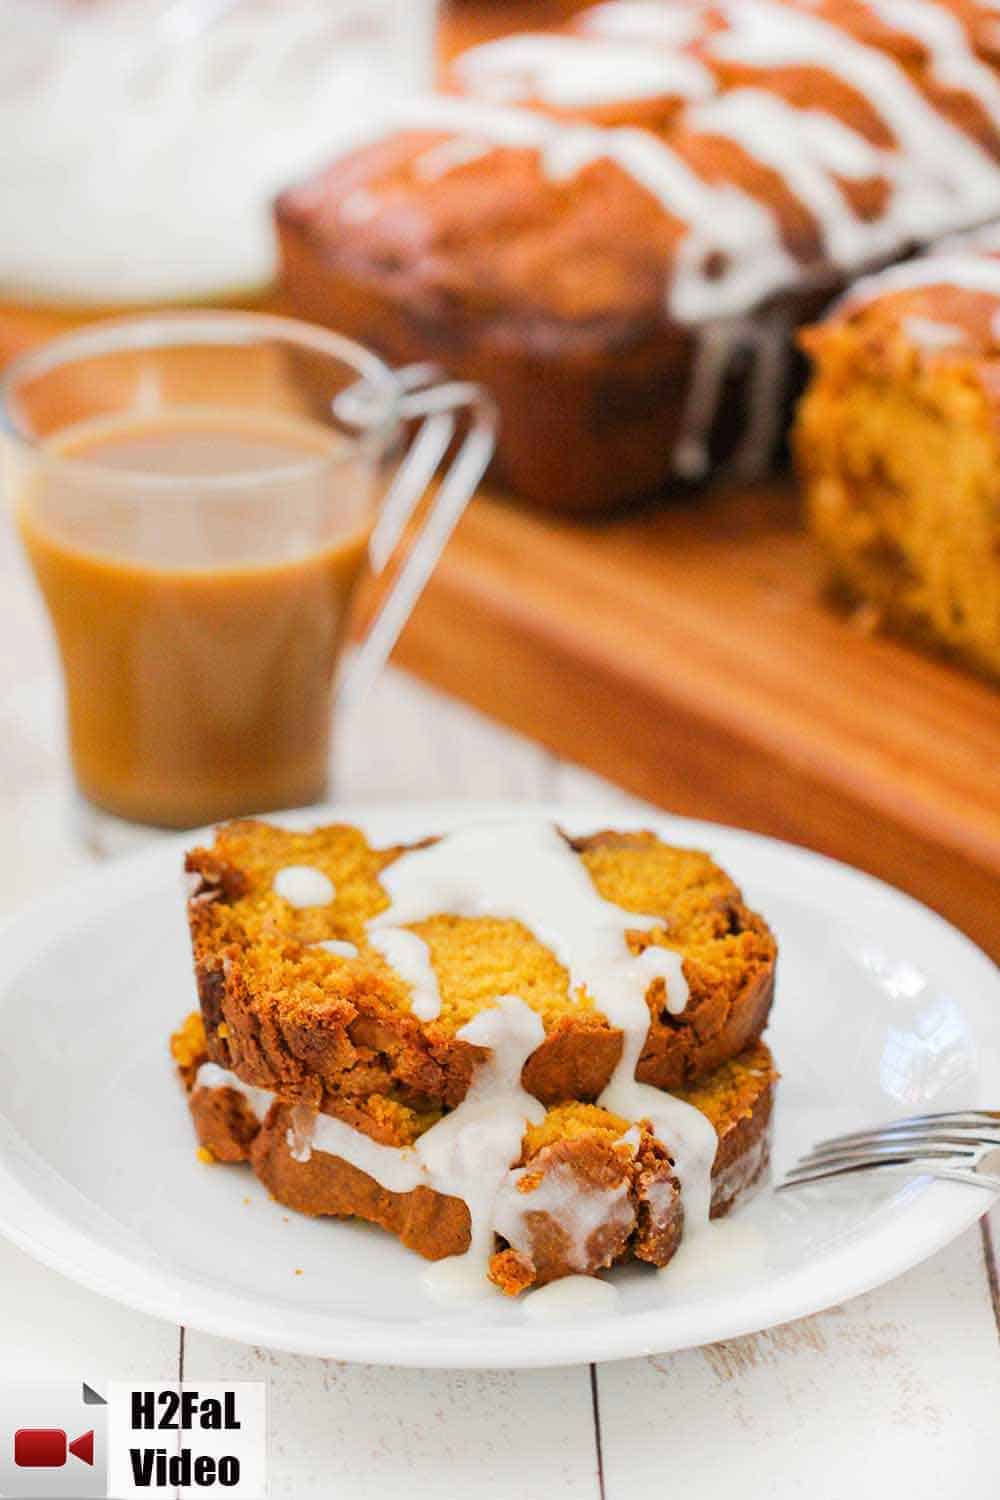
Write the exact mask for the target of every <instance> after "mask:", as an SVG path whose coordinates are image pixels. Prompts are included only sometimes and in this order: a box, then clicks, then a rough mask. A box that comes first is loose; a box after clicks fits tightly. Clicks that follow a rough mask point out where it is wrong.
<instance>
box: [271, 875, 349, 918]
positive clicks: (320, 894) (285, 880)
mask: <svg viewBox="0 0 1000 1500" xmlns="http://www.w3.org/2000/svg"><path fill="white" fill-rule="evenodd" d="M271 884H272V887H273V889H274V891H275V893H276V894H277V895H279V896H281V897H282V899H283V900H285V901H287V902H288V904H289V906H294V907H296V908H298V909H304V908H306V907H309V906H329V904H330V902H331V901H333V900H334V899H335V897H336V895H337V892H336V889H335V887H334V884H333V881H332V880H331V879H330V878H329V876H328V875H324V874H323V871H322V870H317V869H316V868H315V866H314V865H284V866H283V867H282V868H281V869H280V870H279V871H278V872H277V874H276V875H275V877H274V880H273V881H272V882H271Z"/></svg>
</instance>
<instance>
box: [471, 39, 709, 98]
mask: <svg viewBox="0 0 1000 1500" xmlns="http://www.w3.org/2000/svg"><path fill="white" fill-rule="evenodd" d="M455 72H456V75H457V77H458V78H459V79H460V81H461V83H462V85H463V87H465V88H468V89H470V90H471V91H472V92H474V93H476V94H478V95H479V96H480V97H481V98H484V99H494V100H497V101H500V102H504V103H514V102H518V101H521V100H525V99H537V100H541V101H542V102H543V103H546V104H551V105H555V106H557V107H558V106H562V107H567V108H568V107H573V106H579V107H586V106H597V105H602V104H612V103H624V102H627V101H629V100H641V99H655V98H668V97H671V98H678V99H703V98H705V97H707V96H708V95H709V94H711V93H713V92H714V90H715V80H714V78H713V76H712V74H711V72H710V71H709V70H708V68H706V67H705V66H704V64H703V63H700V62H699V61H698V60H697V58H694V57H691V56H689V55H687V54H685V53H682V52H666V51H661V50H659V49H654V50H651V49H650V48H649V47H648V46H641V45H629V44H627V43H624V42H622V43H616V42H613V41H609V40H603V39H600V38H597V37H587V36H559V35H546V34H545V33H543V32H539V33H533V32H525V33H523V34H522V35H519V36H509V37H503V38H501V40H499V41H496V42H485V43H483V44H482V45H481V46H479V47H473V48H471V49H470V50H469V51H468V52H463V54H462V55H461V57H460V58H459V59H458V61H457V62H456V64H455Z"/></svg>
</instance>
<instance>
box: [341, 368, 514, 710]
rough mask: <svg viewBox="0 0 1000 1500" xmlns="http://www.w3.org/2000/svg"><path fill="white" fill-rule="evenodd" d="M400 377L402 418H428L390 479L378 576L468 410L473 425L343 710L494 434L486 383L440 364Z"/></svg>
mask: <svg viewBox="0 0 1000 1500" xmlns="http://www.w3.org/2000/svg"><path fill="white" fill-rule="evenodd" d="M396 377H397V379H398V380H399V383H400V386H401V387H402V392H403V394H402V397H401V399H400V406H399V409H400V415H401V418H402V420H403V421H412V420H414V419H418V418H422V419H423V420H422V421H421V424H420V428H419V430H418V432H417V434H416V436H415V437H414V439H413V441H412V443H411V444H410V446H409V449H408V450H407V453H406V456H405V458H404V459H403V461H402V463H401V464H400V466H399V468H398V470H397V471H396V475H395V478H394V479H393V481H392V484H391V485H390V486H389V490H388V492H387V494H386V497H385V500H384V501H383V503H382V508H381V511H380V513H379V517H378V520H377V521H376V523H375V526H374V529H373V530H372V534H371V538H370V540H369V544H368V555H369V559H370V562H371V568H372V572H373V573H374V574H375V576H376V577H377V576H378V575H379V574H380V573H382V572H384V571H385V568H386V567H387V565H388V563H389V562H390V561H391V559H392V557H393V555H394V554H395V551H396V548H397V547H398V546H399V544H400V542H401V541H402V539H403V537H404V535H405V533H406V530H407V527H408V526H409V524H410V521H411V520H412V518H413V516H414V514H415V512H416V510H417V507H418V505H419V504H420V502H421V500H422V499H423V498H424V496H425V495H426V494H427V491H428V488H429V486H430V485H431V483H432V481H433V479H434V476H435V475H436V474H437V472H438V470H439V469H440V467H441V464H442V462H443V461H444V458H445V455H446V454H447V452H448V449H449V447H450V446H451V443H452V440H453V439H454V436H455V432H456V430H457V428H458V422H459V417H460V416H462V415H467V419H468V420H467V428H466V431H465V434H464V436H463V437H462V439H461V441H460V443H459V446H458V449H457V450H456V452H455V454H454V455H453V457H452V459H451V461H450V462H449V464H448V466H447V468H446V469H445V471H444V473H443V475H442V477H441V481H440V483H439V485H438V488H437V493H436V494H435V495H434V497H433V498H432V500H431V502H430V504H429V506H428V510H427V514H426V515H425V517H424V518H423V521H422V522H421V524H420V527H419V529H418V530H417V532H416V534H415V535H414V537H413V540H412V542H411V545H410V548H409V550H408V552H407V554H406V558H405V561H404V562H403V564H402V566H401V568H400V570H399V577H398V578H397V579H396V581H395V583H394V584H393V586H392V588H391V589H390V590H389V592H388V594H387V595H386V596H385V598H384V599H383V600H382V602H381V603H380V605H379V607H378V609H377V611H376V613H375V617H374V619H373V620H372V621H371V622H370V624H369V626H368V629H367V631H366V632H365V636H364V639H363V640H362V641H361V643H360V645H359V646H358V647H357V648H356V650H355V652H354V654H353V657H352V658H351V660H350V661H349V663H348V665H347V666H346V667H345V669H344V671H343V672H342V673H341V677H340V681H339V683H338V686H337V694H336V706H337V708H338V710H339V709H341V708H348V707H350V706H351V705H352V704H354V703H356V702H358V701H359V700H360V699H361V698H363V697H364V695H365V694H366V693H367V691H368V689H369V687H370V686H371V684H372V682H373V681H374V679H375V678H376V677H377V676H378V674H379V672H381V670H382V668H383V667H384V666H385V664H386V662H387V661H388V659H389V656H390V654H391V652H392V649H393V647H394V646H395V644H396V642H397V640H398V639H399V636H400V633H401V631H402V629H403V626H404V625H405V624H406V621H407V620H408V619H409V616H410V614H411V612H412V610H413V607H414V605H415V604H416V602H417V600H418V599H419V597H420V595H421V593H422V592H423V589H424V585H425V584H426V582H427V580H428V579H429V578H430V576H431V574H432V573H433V571H434V568H435V567H436V565H437V562H438V559H439V558H440V556H441V553H442V552H443V551H444V549H445V547H446V545H447V543H448V539H449V537H450V536H451V534H452V532H453V531H454V529H455V527H456V526H457V524H458V522H459V520H460V519H461V516H462V513H463V511H464V510H465V507H466V506H467V505H468V503H469V501H470V500H471V498H472V496H473V495H474V493H475V491H476V487H477V485H478V484H479V481H480V480H481V479H482V477H483V475H484V474H485V472H486V469H487V466H488V465H489V462H490V459H491V458H492V456H493V448H494V444H495V440H496V428H497V413H496V407H495V406H494V404H493V402H492V400H491V399H490V397H489V396H488V395H487V394H486V392H485V391H484V390H483V389H482V388H481V387H480V386H478V385H473V384H472V383H471V382H469V381H464V380H452V381H443V382H442V381H441V379H440V371H438V370H437V369H436V368H435V367H434V366H433V365H408V366H407V367H406V368H405V369H402V370H398V371H396ZM346 394H347V393H345V395H346ZM351 397H352V398H353V399H352V400H351V406H352V407H354V408H355V410H358V409H359V408H361V407H363V397H362V396H361V393H360V392H358V390H357V388H355V389H354V391H352V392H351ZM355 403H357V405H355ZM345 404H346V403H345Z"/></svg>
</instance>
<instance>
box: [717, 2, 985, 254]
mask: <svg viewBox="0 0 1000 1500" xmlns="http://www.w3.org/2000/svg"><path fill="white" fill-rule="evenodd" d="M723 9H724V10H725V12H726V14H727V16H728V17H729V20H730V29H729V30H728V31H723V32H721V33H718V34H716V35H714V36H712V38H711V39H710V41H709V43H708V47H709V50H710V52H712V53H713V54H714V55H716V56H718V57H719V58H722V59H729V60H732V61H737V62H744V63H749V64H756V65H760V66H772V67H775V66H783V65H786V64H790V65H793V66H813V67H818V68H822V69H824V70H826V71H828V72H830V73H832V74H834V75H835V76H836V77H839V78H841V79H843V80H844V82H846V83H848V84H849V85H851V86H852V87H853V88H855V89H856V90H857V91H858V92H859V93H860V94H861V95H862V96H863V97H864V98H866V99H868V100H869V101H870V102H871V103H872V105H873V106H874V108H875V109H877V111H878V113H879V114H880V115H881V116H882V118H883V119H884V120H885V122H886V124H887V125H888V126H889V128H890V130H891V131H892V133H893V135H894V137H895V139H896V140H897V142H898V143H899V149H898V150H897V151H893V152H886V153H884V155H883V163H884V170H885V171H886V172H887V174H888V175H889V176H890V178H891V180H892V182H893V185H894V189H895V191H894V193H893V196H892V201H891V204H890V208H889V210H888V213H887V215H886V217H887V218H888V219H889V221H890V222H891V223H892V224H893V226H894V227H895V229H896V233H897V243H899V244H900V245H903V244H905V243H906V240H907V239H914V240H917V241H926V240H928V239H931V238H934V237H936V236H937V235H940V234H945V233H947V232H949V231H951V230H955V229H958V228H960V227H962V226H963V225H964V224H967V223H975V222H977V221H978V220H980V219H985V218H988V217H990V216H991V215H992V214H996V213H997V212H1000V170H998V168H997V165H996V163H995V162H993V161H992V160H991V159H990V157H989V156H987V154H986V153H985V151H983V150H982V149H981V147H980V146H979V145H978V144H977V143H976V142H975V141H974V140H973V139H972V138H971V136H968V135H966V134H965V133H964V132H963V131H962V130H960V129H959V128H958V127H957V126H955V125H953V124H952V123H951V122H950V121H949V120H948V119H946V118H945V116H944V115H943V114H942V113H941V112H940V111H939V110H938V109H937V108H936V107H935V106H934V105H933V104H932V103H931V101H930V100H929V99H927V98H926V97H925V96H924V95H923V94H922V93H921V92H920V90H919V89H918V88H917V87H916V85H915V84H913V83H912V82H911V81H910V79H909V78H908V76H907V74H906V73H905V71H904V70H903V69H902V68H901V67H900V66H899V65H898V64H897V63H896V62H895V61H894V60H893V58H891V57H889V56H888V55H887V54H885V53H882V52H879V51H878V50H877V49H876V48H874V47H870V46H866V45H865V44H864V43H862V42H859V41H857V40H856V39H855V38H853V37H851V36H850V35H849V34H848V33H847V32H844V31H840V30H839V29H838V28H837V27H835V26H833V25H831V24H830V23H829V22H827V21H824V20H822V19H821V18H820V17H818V16H815V15H810V14H807V13H806V12H805V11H803V10H800V9H793V8H791V7H789V6H784V5H781V4H776V3H769V0H753V3H752V4H748V3H739V0H736V3H734V0H729V3H728V4H726V5H725V6H724V7H723Z"/></svg>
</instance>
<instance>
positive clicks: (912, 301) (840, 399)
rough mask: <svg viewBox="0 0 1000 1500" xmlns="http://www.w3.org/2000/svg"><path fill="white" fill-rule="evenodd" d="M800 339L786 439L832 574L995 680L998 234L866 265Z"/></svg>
mask: <svg viewBox="0 0 1000 1500" xmlns="http://www.w3.org/2000/svg"><path fill="white" fill-rule="evenodd" d="M802 342H803V344H804V346H805V348H806V349H807V350H808V352H809V354H810V355H811V356H812V358H813V361H814V365H815V373H814V375H813V379H812V382H811V384H810V386H809V388H808V390H807V393H806V395H805V397H804V399H803V401H802V405H801V409H800V413H799V417H798V422H797V426H796V433H795V448H796V452H797V456H798V464H799V471H800V474H801V478H802V485H803V489H804V493H805V497H806V505H807V513H808V517H809V524H810V526H811V528H812V531H813V533H814V535H815V536H816V537H817V538H818V540H819V541H820V543H821V545H822V546H823V548H824V550H825V551H826V553H827V555H828V557H829V559H830V562H831V566H832V570H833V574H834V578H835V581H836V582H837V584H838V585H839V586H840V587H841V589H842V590H843V591H845V592H846V594H847V595H848V597H849V598H850V600H852V601H853V602H854V603H855V604H857V605H860V606H862V607H863V608H864V609H865V610H866V611H867V614H868V618H869V619H870V621H871V623H872V624H876V625H877V624H883V623H884V624H885V625H886V626H888V627H889V628H892V629H896V630H898V631H901V632H902V633H904V634H906V635H909V636H912V637H915V638H916V639H917V640H919V641H921V642H923V643H925V644H929V645H932V646H936V647H938V648H941V649H944V650H946V651H948V652H949V653H951V654H952V655H954V656H955V657H956V658H958V659H960V660H961V661H963V662H965V663H966V664H967V665H968V666H971V667H973V668H975V669H976V670H977V671H980V672H983V673H985V674H987V675H988V676H990V677H993V678H995V679H996V680H997V681H1000V234H997V233H993V234H992V235H991V236H983V237H979V238H977V239H975V240H972V241H965V242H960V243H957V244H954V245H951V246H948V247H943V248H942V251H941V253H939V254H936V255H931V256H928V257H926V258H923V259H919V260H914V261H911V262H910V263H909V264H907V265H905V266H899V267H894V268H892V269H890V270H888V271H885V272H883V273H882V274H881V275H879V276H875V277H872V278H871V279H869V280H868V281H866V282H864V283H862V284H861V285H860V286H859V287H858V288H857V289H856V291H855V292H854V293H852V294H851V295H850V296H849V297H848V299H847V300H846V301H845V302H844V303H843V304H842V305H841V306H840V307H838V308H837V309H836V310H835V311H834V312H833V313H832V315H831V316H830V318H829V319H828V320H827V321H826V322H824V323H822V324H820V325H819V326H817V327H815V328H812V329H809V330H807V331H806V332H805V333H804V334H803V335H802Z"/></svg>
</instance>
